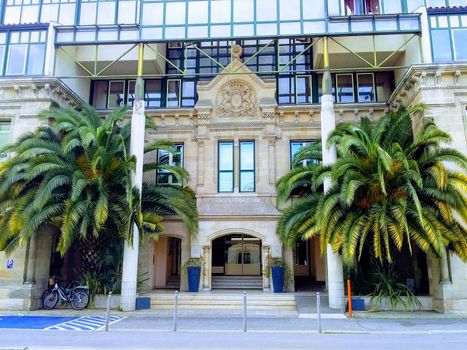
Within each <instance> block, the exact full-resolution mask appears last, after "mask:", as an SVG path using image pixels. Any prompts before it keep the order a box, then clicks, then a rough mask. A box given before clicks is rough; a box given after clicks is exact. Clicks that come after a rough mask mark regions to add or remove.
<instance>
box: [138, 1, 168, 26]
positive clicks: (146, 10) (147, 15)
mask: <svg viewBox="0 0 467 350" xmlns="http://www.w3.org/2000/svg"><path fill="white" fill-rule="evenodd" d="M163 6H164V4H153V3H144V4H143V10H142V16H143V19H142V21H143V25H151V24H159V25H160V24H162V20H163V16H162V15H161V14H162V13H163ZM155 13H157V14H158V15H157V16H155V15H154V14H155Z"/></svg>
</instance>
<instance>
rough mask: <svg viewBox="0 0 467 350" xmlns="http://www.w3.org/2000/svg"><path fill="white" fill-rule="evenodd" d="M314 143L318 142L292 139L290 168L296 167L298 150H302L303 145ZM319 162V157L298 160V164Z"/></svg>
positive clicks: (305, 164)
mask: <svg viewBox="0 0 467 350" xmlns="http://www.w3.org/2000/svg"><path fill="white" fill-rule="evenodd" d="M312 143H316V141H310V140H306V141H299V140H297V141H290V168H291V169H292V168H294V158H295V156H296V155H297V153H298V152H300V151H301V150H302V149H303V147H306V146H309V145H311V144H312ZM316 163H318V160H317V159H311V158H309V159H302V160H300V161H299V162H298V164H297V166H307V165H310V164H316Z"/></svg>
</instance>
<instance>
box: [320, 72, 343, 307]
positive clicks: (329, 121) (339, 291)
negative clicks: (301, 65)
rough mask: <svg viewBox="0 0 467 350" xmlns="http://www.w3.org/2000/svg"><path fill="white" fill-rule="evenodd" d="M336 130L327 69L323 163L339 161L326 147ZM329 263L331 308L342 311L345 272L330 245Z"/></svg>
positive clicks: (328, 181)
mask: <svg viewBox="0 0 467 350" xmlns="http://www.w3.org/2000/svg"><path fill="white" fill-rule="evenodd" d="M335 128H336V116H335V114H334V97H333V96H332V89H331V73H330V71H329V69H326V70H325V72H324V75H323V96H322V97H321V140H322V145H323V146H322V151H323V163H324V164H325V165H326V164H332V163H334V162H335V161H336V159H337V152H336V146H335V145H332V146H331V147H330V148H329V149H328V148H327V147H326V141H327V139H328V136H329V134H330V133H331V132H332V131H333V130H334V129H335ZM330 187H331V179H326V180H325V181H324V191H325V192H326V191H328V190H329V188H330ZM326 263H327V288H328V296H329V307H330V308H332V309H340V308H342V307H343V306H344V304H345V296H344V272H343V265H342V257H341V255H340V254H339V253H336V254H334V253H333V251H332V249H331V247H330V246H329V245H328V247H327V250H326Z"/></svg>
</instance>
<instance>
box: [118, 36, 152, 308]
mask: <svg viewBox="0 0 467 350" xmlns="http://www.w3.org/2000/svg"><path fill="white" fill-rule="evenodd" d="M143 50H144V46H143V44H140V47H139V58H138V78H137V79H136V85H135V101H134V103H133V114H132V116H131V141H130V153H131V154H132V155H135V156H136V160H137V161H136V171H135V173H134V174H133V176H132V183H133V185H134V186H136V187H137V188H139V189H141V187H142V184H143V157H144V138H145V124H146V118H145V115H144V81H143V78H142V75H143V54H144V51H143ZM132 238H133V239H132V242H125V245H124V251H123V269H122V270H123V271H122V292H121V298H120V306H121V308H122V309H123V311H132V310H134V309H135V303H136V285H137V278H138V249H139V232H138V228H137V227H136V226H134V227H133V237H132Z"/></svg>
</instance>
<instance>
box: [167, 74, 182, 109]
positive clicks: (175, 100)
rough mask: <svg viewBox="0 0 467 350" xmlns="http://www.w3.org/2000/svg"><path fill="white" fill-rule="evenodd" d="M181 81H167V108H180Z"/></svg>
mask: <svg viewBox="0 0 467 350" xmlns="http://www.w3.org/2000/svg"><path fill="white" fill-rule="evenodd" d="M180 82H181V81H180V79H169V80H167V99H166V106H167V107H179V106H180V87H181V84H180Z"/></svg>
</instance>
